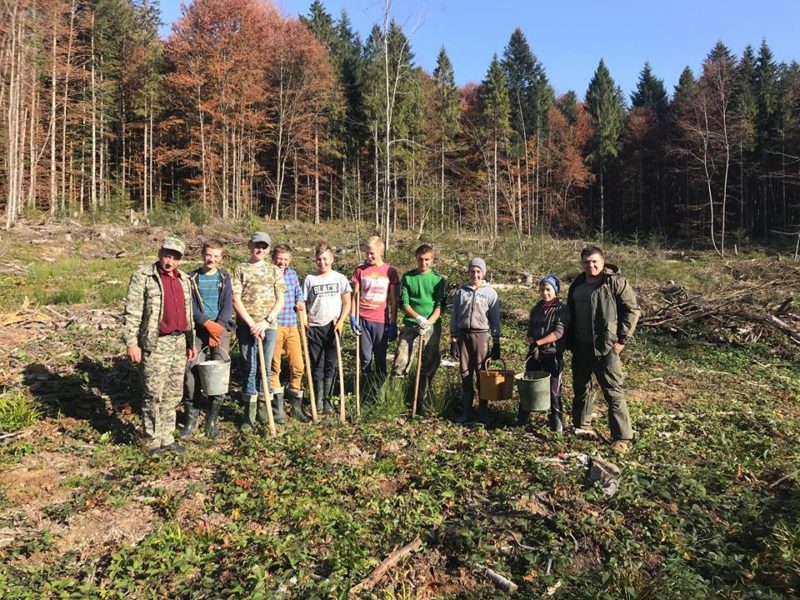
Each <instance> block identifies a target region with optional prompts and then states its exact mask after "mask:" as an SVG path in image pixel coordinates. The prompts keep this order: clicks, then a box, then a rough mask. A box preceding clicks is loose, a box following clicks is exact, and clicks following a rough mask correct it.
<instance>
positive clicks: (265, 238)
mask: <svg viewBox="0 0 800 600" xmlns="http://www.w3.org/2000/svg"><path fill="white" fill-rule="evenodd" d="M250 243H251V244H258V243H261V244H267V245H268V246H271V245H272V238H271V237H269V234H268V233H264V232H263V231H256V232H255V233H254V234H253V235H251V236H250Z"/></svg>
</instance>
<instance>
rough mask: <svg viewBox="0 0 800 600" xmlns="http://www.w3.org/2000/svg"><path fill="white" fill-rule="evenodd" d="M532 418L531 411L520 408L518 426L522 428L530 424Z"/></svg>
mask: <svg viewBox="0 0 800 600" xmlns="http://www.w3.org/2000/svg"><path fill="white" fill-rule="evenodd" d="M530 418H531V413H530V411H527V410H525V409H524V408H522V407H521V406H520V407H519V410H518V411H517V425H518V426H520V427H524V426H525V425H527V424H528V421H529V420H530Z"/></svg>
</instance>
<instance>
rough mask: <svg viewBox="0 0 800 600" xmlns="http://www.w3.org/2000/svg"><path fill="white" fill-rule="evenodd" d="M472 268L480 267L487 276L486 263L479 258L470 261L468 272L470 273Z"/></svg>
mask: <svg viewBox="0 0 800 600" xmlns="http://www.w3.org/2000/svg"><path fill="white" fill-rule="evenodd" d="M472 267H478V268H479V269H480V270H481V271H482V272H483V274H484V275H486V261H485V260H483V259H482V258H478V257H477V256H476V257H475V258H473V259H472V260H471V261H469V264H468V265H467V271H469V270H470V269H471V268H472Z"/></svg>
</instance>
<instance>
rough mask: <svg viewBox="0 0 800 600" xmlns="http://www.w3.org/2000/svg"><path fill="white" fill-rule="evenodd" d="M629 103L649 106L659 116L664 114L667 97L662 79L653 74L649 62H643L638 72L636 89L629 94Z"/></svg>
mask: <svg viewBox="0 0 800 600" xmlns="http://www.w3.org/2000/svg"><path fill="white" fill-rule="evenodd" d="M631 105H632V106H634V107H638V106H643V107H646V108H651V109H653V110H654V111H655V112H656V114H657V115H658V116H659V117H662V116H664V114H665V113H666V111H667V106H668V105H669V99H668V98H667V90H666V88H665V87H664V80H663V79H659V78H658V77H656V76H655V75H653V68H652V67H651V66H650V63H649V62H646V63H644V67H643V68H642V70H641V72H640V73H639V81H638V83H637V85H636V91H635V92H633V93H632V94H631Z"/></svg>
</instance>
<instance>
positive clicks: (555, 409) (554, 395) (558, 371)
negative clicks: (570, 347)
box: [525, 352, 564, 417]
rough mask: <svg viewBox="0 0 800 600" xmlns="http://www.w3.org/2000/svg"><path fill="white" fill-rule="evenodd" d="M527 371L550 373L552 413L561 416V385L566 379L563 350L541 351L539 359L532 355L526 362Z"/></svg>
mask: <svg viewBox="0 0 800 600" xmlns="http://www.w3.org/2000/svg"><path fill="white" fill-rule="evenodd" d="M525 371H526V372H527V371H544V372H545V373H550V414H553V415H558V416H559V417H560V416H561V413H562V412H563V407H562V406H561V386H562V383H563V380H564V355H563V354H562V353H561V352H553V353H550V354H544V353H540V354H539V358H538V360H534V359H533V357H532V356H530V357H528V360H527V361H526V363H525Z"/></svg>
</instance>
